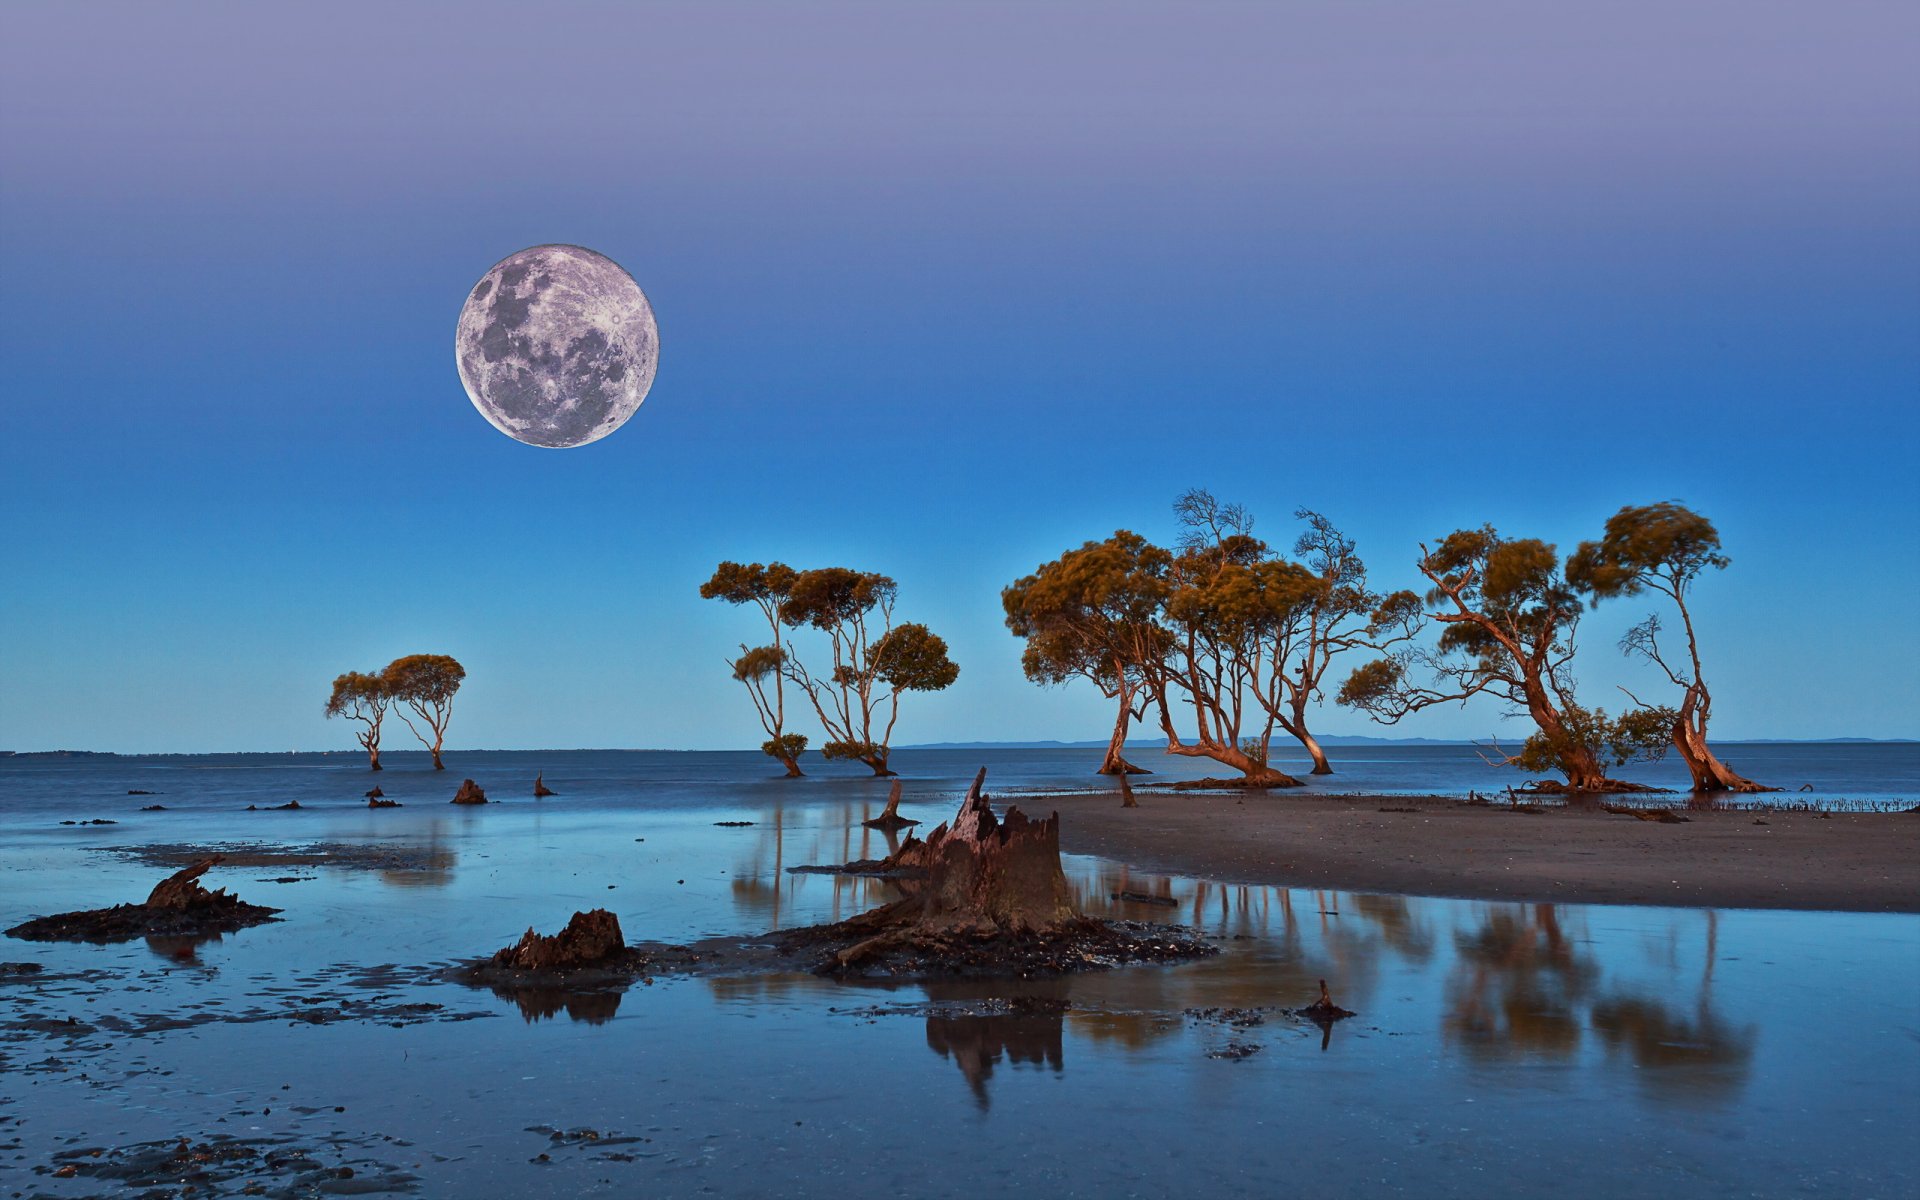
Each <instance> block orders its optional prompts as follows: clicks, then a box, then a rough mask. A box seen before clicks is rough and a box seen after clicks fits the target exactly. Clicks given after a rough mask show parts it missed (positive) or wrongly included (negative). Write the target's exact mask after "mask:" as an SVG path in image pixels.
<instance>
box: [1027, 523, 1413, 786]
mask: <svg viewBox="0 0 1920 1200" xmlns="http://www.w3.org/2000/svg"><path fill="white" fill-rule="evenodd" d="M1175 512H1176V514H1177V516H1178V517H1179V523H1180V530H1181V536H1180V541H1179V544H1178V545H1177V546H1176V547H1174V548H1171V549H1169V548H1164V547H1161V546H1156V545H1154V544H1153V543H1151V542H1149V541H1147V540H1146V539H1145V538H1143V537H1141V536H1140V535H1139V534H1136V533H1131V532H1128V531H1127V530H1120V531H1118V532H1116V533H1115V534H1113V536H1111V537H1109V538H1107V539H1106V540H1104V541H1099V542H1088V543H1086V544H1085V545H1083V546H1081V547H1080V548H1079V549H1077V550H1069V551H1067V552H1066V553H1065V554H1063V555H1061V556H1060V557H1059V558H1057V559H1055V560H1053V561H1052V562H1048V563H1044V564H1042V565H1041V566H1040V568H1039V569H1038V570H1036V571H1035V572H1034V573H1033V574H1031V575H1028V576H1026V577H1024V578H1022V579H1018V580H1016V581H1014V583H1013V584H1012V585H1010V586H1009V587H1007V588H1006V589H1005V590H1004V591H1003V592H1002V593H1001V603H1002V606H1003V607H1004V608H1005V610H1006V617H1007V628H1008V629H1010V630H1011V631H1012V632H1013V633H1014V635H1015V636H1017V637H1020V638H1024V639H1025V640H1026V651H1025V653H1024V654H1023V656H1022V666H1023V667H1024V669H1025V671H1026V673H1027V677H1028V678H1030V679H1032V680H1034V681H1035V682H1036V683H1040V684H1046V685H1057V684H1063V683H1066V682H1067V681H1069V680H1072V679H1086V680H1089V681H1091V682H1092V683H1093V684H1094V685H1095V686H1096V687H1098V688H1099V689H1100V690H1101V692H1102V693H1103V694H1104V695H1106V696H1107V697H1109V698H1110V699H1112V700H1114V701H1115V707H1116V714H1115V719H1114V727H1113V736H1112V738H1111V740H1110V741H1109V742H1108V746H1107V753H1106V756H1105V758H1104V759H1103V760H1102V762H1101V764H1100V768H1099V769H1100V771H1101V773H1103V774H1127V773H1136V772H1139V771H1140V770H1141V768H1139V767H1137V766H1135V765H1133V764H1132V763H1129V762H1128V761H1127V760H1126V758H1125V756H1124V753H1123V751H1124V748H1125V745H1126V739H1127V732H1128V729H1129V727H1130V726H1131V724H1132V723H1133V722H1134V721H1137V720H1145V719H1148V718H1149V717H1151V718H1152V719H1153V720H1155V721H1156V722H1157V724H1158V725H1159V727H1160V730H1161V732H1163V733H1164V734H1165V735H1166V738H1167V753H1169V754H1179V755H1187V756H1191V757H1203V758H1209V759H1212V760H1214V761H1216V762H1219V763H1221V764H1223V765H1224V766H1227V767H1229V768H1231V769H1233V770H1235V771H1238V772H1240V773H1241V774H1242V776H1244V777H1245V778H1246V779H1247V780H1248V781H1249V782H1252V783H1258V784H1268V785H1285V784H1291V783H1297V782H1299V781H1298V780H1295V779H1292V778H1291V777H1289V776H1287V775H1285V774H1282V773H1281V772H1280V771H1278V770H1276V769H1274V768H1273V767H1272V766H1271V765H1270V760H1271V758H1272V755H1273V753H1274V746H1273V740H1274V736H1275V734H1276V733H1278V734H1282V735H1284V736H1286V737H1290V738H1293V739H1294V740H1296V741H1298V742H1299V743H1300V745H1301V747H1302V748H1303V749H1304V750H1305V751H1306V753H1307V755H1308V756H1309V757H1310V758H1311V759H1312V761H1313V771H1314V773H1315V774H1322V775H1324V774H1328V773H1330V772H1331V771H1332V770H1333V768H1332V765H1331V764H1330V763H1329V762H1328V760H1327V754H1326V751H1325V750H1324V749H1322V748H1321V746H1320V743H1319V742H1318V741H1317V740H1315V738H1314V736H1313V732H1312V730H1311V729H1310V728H1309V727H1308V719H1307V718H1308V709H1309V707H1310V706H1311V705H1312V704H1313V703H1314V702H1316V701H1317V700H1319V699H1320V698H1321V695H1322V691H1323V687H1324V685H1325V681H1326V679H1327V675H1328V672H1329V671H1330V670H1331V669H1332V667H1333V665H1334V663H1335V660H1337V659H1339V658H1340V657H1341V656H1342V655H1344V654H1347V653H1348V652H1350V651H1353V650H1355V649H1361V648H1368V649H1373V650H1377V651H1382V652H1386V651H1389V650H1391V649H1392V648H1393V647H1394V646H1396V645H1397V644H1399V643H1401V642H1404V641H1406V640H1407V639H1409V638H1411V637H1412V636H1413V635H1414V634H1415V633H1416V632H1417V631H1418V628H1419V617H1420V610H1419V602H1418V598H1417V597H1415V596H1414V595H1413V594H1412V593H1411V592H1395V593H1391V594H1386V595H1382V594H1380V593H1378V592H1375V591H1373V590H1372V589H1371V588H1370V587H1369V586H1368V583H1367V568H1366V564H1365V563H1364V562H1362V561H1361V559H1360V556H1359V554H1358V553H1357V552H1356V550H1355V547H1354V543H1353V540H1352V539H1351V538H1349V537H1347V536H1346V535H1344V534H1342V533H1341V532H1340V531H1339V530H1338V529H1337V528H1335V526H1334V525H1333V523H1332V522H1331V521H1329V520H1327V518H1325V517H1323V516H1321V515H1320V514H1319V513H1316V512H1312V511H1310V510H1307V509H1301V510H1299V511H1298V512H1297V513H1296V514H1295V515H1296V517H1297V518H1298V519H1299V520H1301V521H1302V522H1304V523H1305V530H1304V531H1303V532H1302V533H1301V534H1300V535H1299V537H1298V539H1297V540H1296V541H1295V542H1294V544H1293V557H1291V558H1289V557H1287V556H1286V555H1284V554H1282V553H1280V552H1279V551H1278V550H1276V549H1275V548H1274V547H1273V546H1271V545H1270V544H1269V543H1267V542H1266V541H1264V540H1262V539H1260V538H1258V537H1255V536H1254V533H1253V516H1252V514H1250V513H1249V512H1247V510H1246V509H1244V508H1242V507H1240V506H1239V505H1233V504H1222V503H1220V502H1219V501H1218V500H1216V499H1214V497H1213V496H1212V495H1211V494H1209V493H1208V492H1205V491H1197V490H1196V491H1190V492H1188V493H1186V494H1185V495H1183V496H1181V497H1180V499H1179V502H1178V503H1177V504H1176V505H1175Z"/></svg>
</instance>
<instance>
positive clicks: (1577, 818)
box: [1033, 791, 1920, 912]
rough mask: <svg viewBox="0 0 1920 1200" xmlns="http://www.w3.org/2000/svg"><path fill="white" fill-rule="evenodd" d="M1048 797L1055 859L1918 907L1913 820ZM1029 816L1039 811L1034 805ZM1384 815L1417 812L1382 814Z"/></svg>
mask: <svg viewBox="0 0 1920 1200" xmlns="http://www.w3.org/2000/svg"><path fill="white" fill-rule="evenodd" d="M1139 801H1140V806H1139V807H1138V808H1133V809H1126V808H1121V807H1120V806H1119V804H1118V802H1117V800H1116V799H1115V798H1114V796H1112V795H1110V794H1098V793H1095V794H1087V795H1062V796H1058V797H1047V798H1046V801H1045V803H1046V805H1047V806H1049V807H1057V808H1058V809H1059V811H1060V813H1061V817H1062V820H1061V840H1062V848H1063V849H1065V850H1066V851H1068V852H1069V853H1075V854H1093V855H1099V856H1101V857H1103V858H1110V859H1116V860H1119V861H1121V862H1125V863H1128V864H1130V865H1132V866H1134V867H1137V868H1140V869H1142V870H1149V871H1165V872H1171V873H1177V874H1184V875H1193V876H1198V877H1202V878H1208V879H1214V880H1220V881H1230V882H1236V883H1258V884H1267V885H1273V886H1281V887H1307V888H1332V889H1340V890H1352V891H1362V892H1387V893H1398V894H1404V895H1416V896H1445V897H1456V898H1462V899H1474V900H1510V901H1513V900H1518V901H1553V902H1559V903H1577V904H1659V905H1674V906H1691V907H1713V908H1783V909H1813V910H1828V911H1845V912H1920V814H1915V813H1833V814H1831V815H1816V814H1814V813H1797V812H1796V813H1782V812H1772V813H1752V812H1706V811H1701V812H1689V813H1687V814H1686V816H1687V818H1688V819H1687V820H1686V822H1684V823H1680V824H1659V823H1655V822H1650V821H1640V820H1636V819H1634V818H1633V817H1630V816H1621V815H1617V814H1612V813H1606V812H1602V811H1599V810H1597V809H1593V810H1588V809H1577V808H1558V807H1546V808H1544V809H1543V810H1542V811H1541V812H1538V813H1527V812H1515V811H1512V810H1510V809H1508V808H1506V807H1505V806H1502V805H1494V806H1489V807H1476V806H1470V805H1465V804H1462V803H1460V802H1459V801H1458V800H1455V799H1451V798H1447V797H1433V798H1427V799H1418V798H1408V797H1405V796H1390V797H1374V796H1352V797H1342V798H1337V799H1336V798H1327V797H1304V796H1288V795H1280V794H1276V795H1271V796H1251V797H1242V796H1235V795H1222V794H1212V793H1207V794H1185V795H1178V796H1174V795H1166V794H1157V793H1152V792H1146V791H1141V792H1140V794H1139ZM1033 805H1034V807H1036V808H1038V807H1041V805H1040V803H1039V802H1038V801H1037V800H1036V801H1034V802H1033ZM1383 809H1416V810H1417V811H1414V812H1391V811H1382V810H1383Z"/></svg>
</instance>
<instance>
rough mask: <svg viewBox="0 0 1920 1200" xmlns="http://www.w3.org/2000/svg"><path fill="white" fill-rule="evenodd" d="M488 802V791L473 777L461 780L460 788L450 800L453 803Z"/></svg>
mask: <svg viewBox="0 0 1920 1200" xmlns="http://www.w3.org/2000/svg"><path fill="white" fill-rule="evenodd" d="M486 802H487V794H486V792H484V791H482V790H481V788H480V785H479V784H477V783H475V782H474V781H473V780H471V779H467V780H462V781H461V783H460V790H459V791H457V792H455V793H454V794H453V799H452V801H450V803H453V804H485V803H486Z"/></svg>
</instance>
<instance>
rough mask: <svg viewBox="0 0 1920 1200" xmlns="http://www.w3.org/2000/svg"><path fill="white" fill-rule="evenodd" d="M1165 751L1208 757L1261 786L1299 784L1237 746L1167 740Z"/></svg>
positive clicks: (1292, 785) (1294, 785) (1296, 785)
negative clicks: (1194, 743)
mask: <svg viewBox="0 0 1920 1200" xmlns="http://www.w3.org/2000/svg"><path fill="white" fill-rule="evenodd" d="M1167 753H1168V754H1179V755H1183V756H1185V757H1187V758H1210V759H1212V760H1213V761H1215V762H1217V763H1219V764H1220V765H1221V766H1225V767H1232V768H1233V769H1234V770H1236V771H1238V772H1240V774H1242V775H1244V776H1246V778H1247V780H1248V782H1250V783H1257V784H1259V785H1261V786H1263V787H1300V786H1301V783H1300V781H1299V780H1298V779H1295V778H1294V777H1293V776H1291V775H1288V774H1287V773H1285V772H1284V771H1276V770H1274V769H1273V768H1272V767H1270V766H1268V765H1267V764H1265V763H1263V762H1259V761H1257V760H1255V759H1253V758H1252V757H1250V756H1248V755H1247V753H1246V752H1245V751H1243V750H1241V749H1240V748H1239V747H1237V746H1222V745H1218V744H1212V745H1209V744H1205V743H1202V744H1197V745H1192V746H1186V745H1182V746H1178V747H1176V746H1174V744H1173V743H1172V742H1169V743H1167ZM1175 786H1178V785H1175Z"/></svg>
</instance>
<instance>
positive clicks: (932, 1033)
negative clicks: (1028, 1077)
mask: <svg viewBox="0 0 1920 1200" xmlns="http://www.w3.org/2000/svg"><path fill="white" fill-rule="evenodd" d="M1013 1003H1014V1009H1013V1011H1011V1012H1005V1013H992V1014H986V1015H976V1014H964V1015H958V1016H951V1015H941V1014H938V1013H929V1014H928V1015H927V1048H928V1049H930V1050H932V1051H933V1052H934V1053H935V1054H938V1055H939V1056H940V1057H941V1058H946V1059H951V1060H952V1062H953V1064H954V1065H955V1066H957V1067H959V1068H960V1074H961V1075H963V1076H965V1077H966V1080H967V1086H968V1087H970V1088H972V1089H973V1098H974V1102H975V1103H977V1104H978V1105H979V1106H980V1109H981V1111H982V1112H984V1111H986V1109H987V1107H988V1105H989V1100H988V1096H987V1080H988V1079H990V1078H992V1076H993V1069H994V1067H996V1066H998V1065H999V1064H1000V1063H1001V1062H1002V1061H1005V1062H1010V1063H1013V1064H1014V1065H1016V1066H1019V1065H1023V1064H1025V1065H1031V1066H1035V1067H1051V1068H1053V1070H1054V1072H1055V1073H1056V1074H1058V1073H1059V1072H1060V1071H1062V1070H1064V1069H1065V1052H1064V1050H1063V1048H1062V1044H1061V1034H1062V1032H1063V1025H1064V1019H1065V1016H1066V1008H1065V1004H1064V1003H1050V1002H1047V1001H1033V1000H1028V1001H1026V1002H1025V1003H1022V1002H1020V1001H1015V1002H1013Z"/></svg>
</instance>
